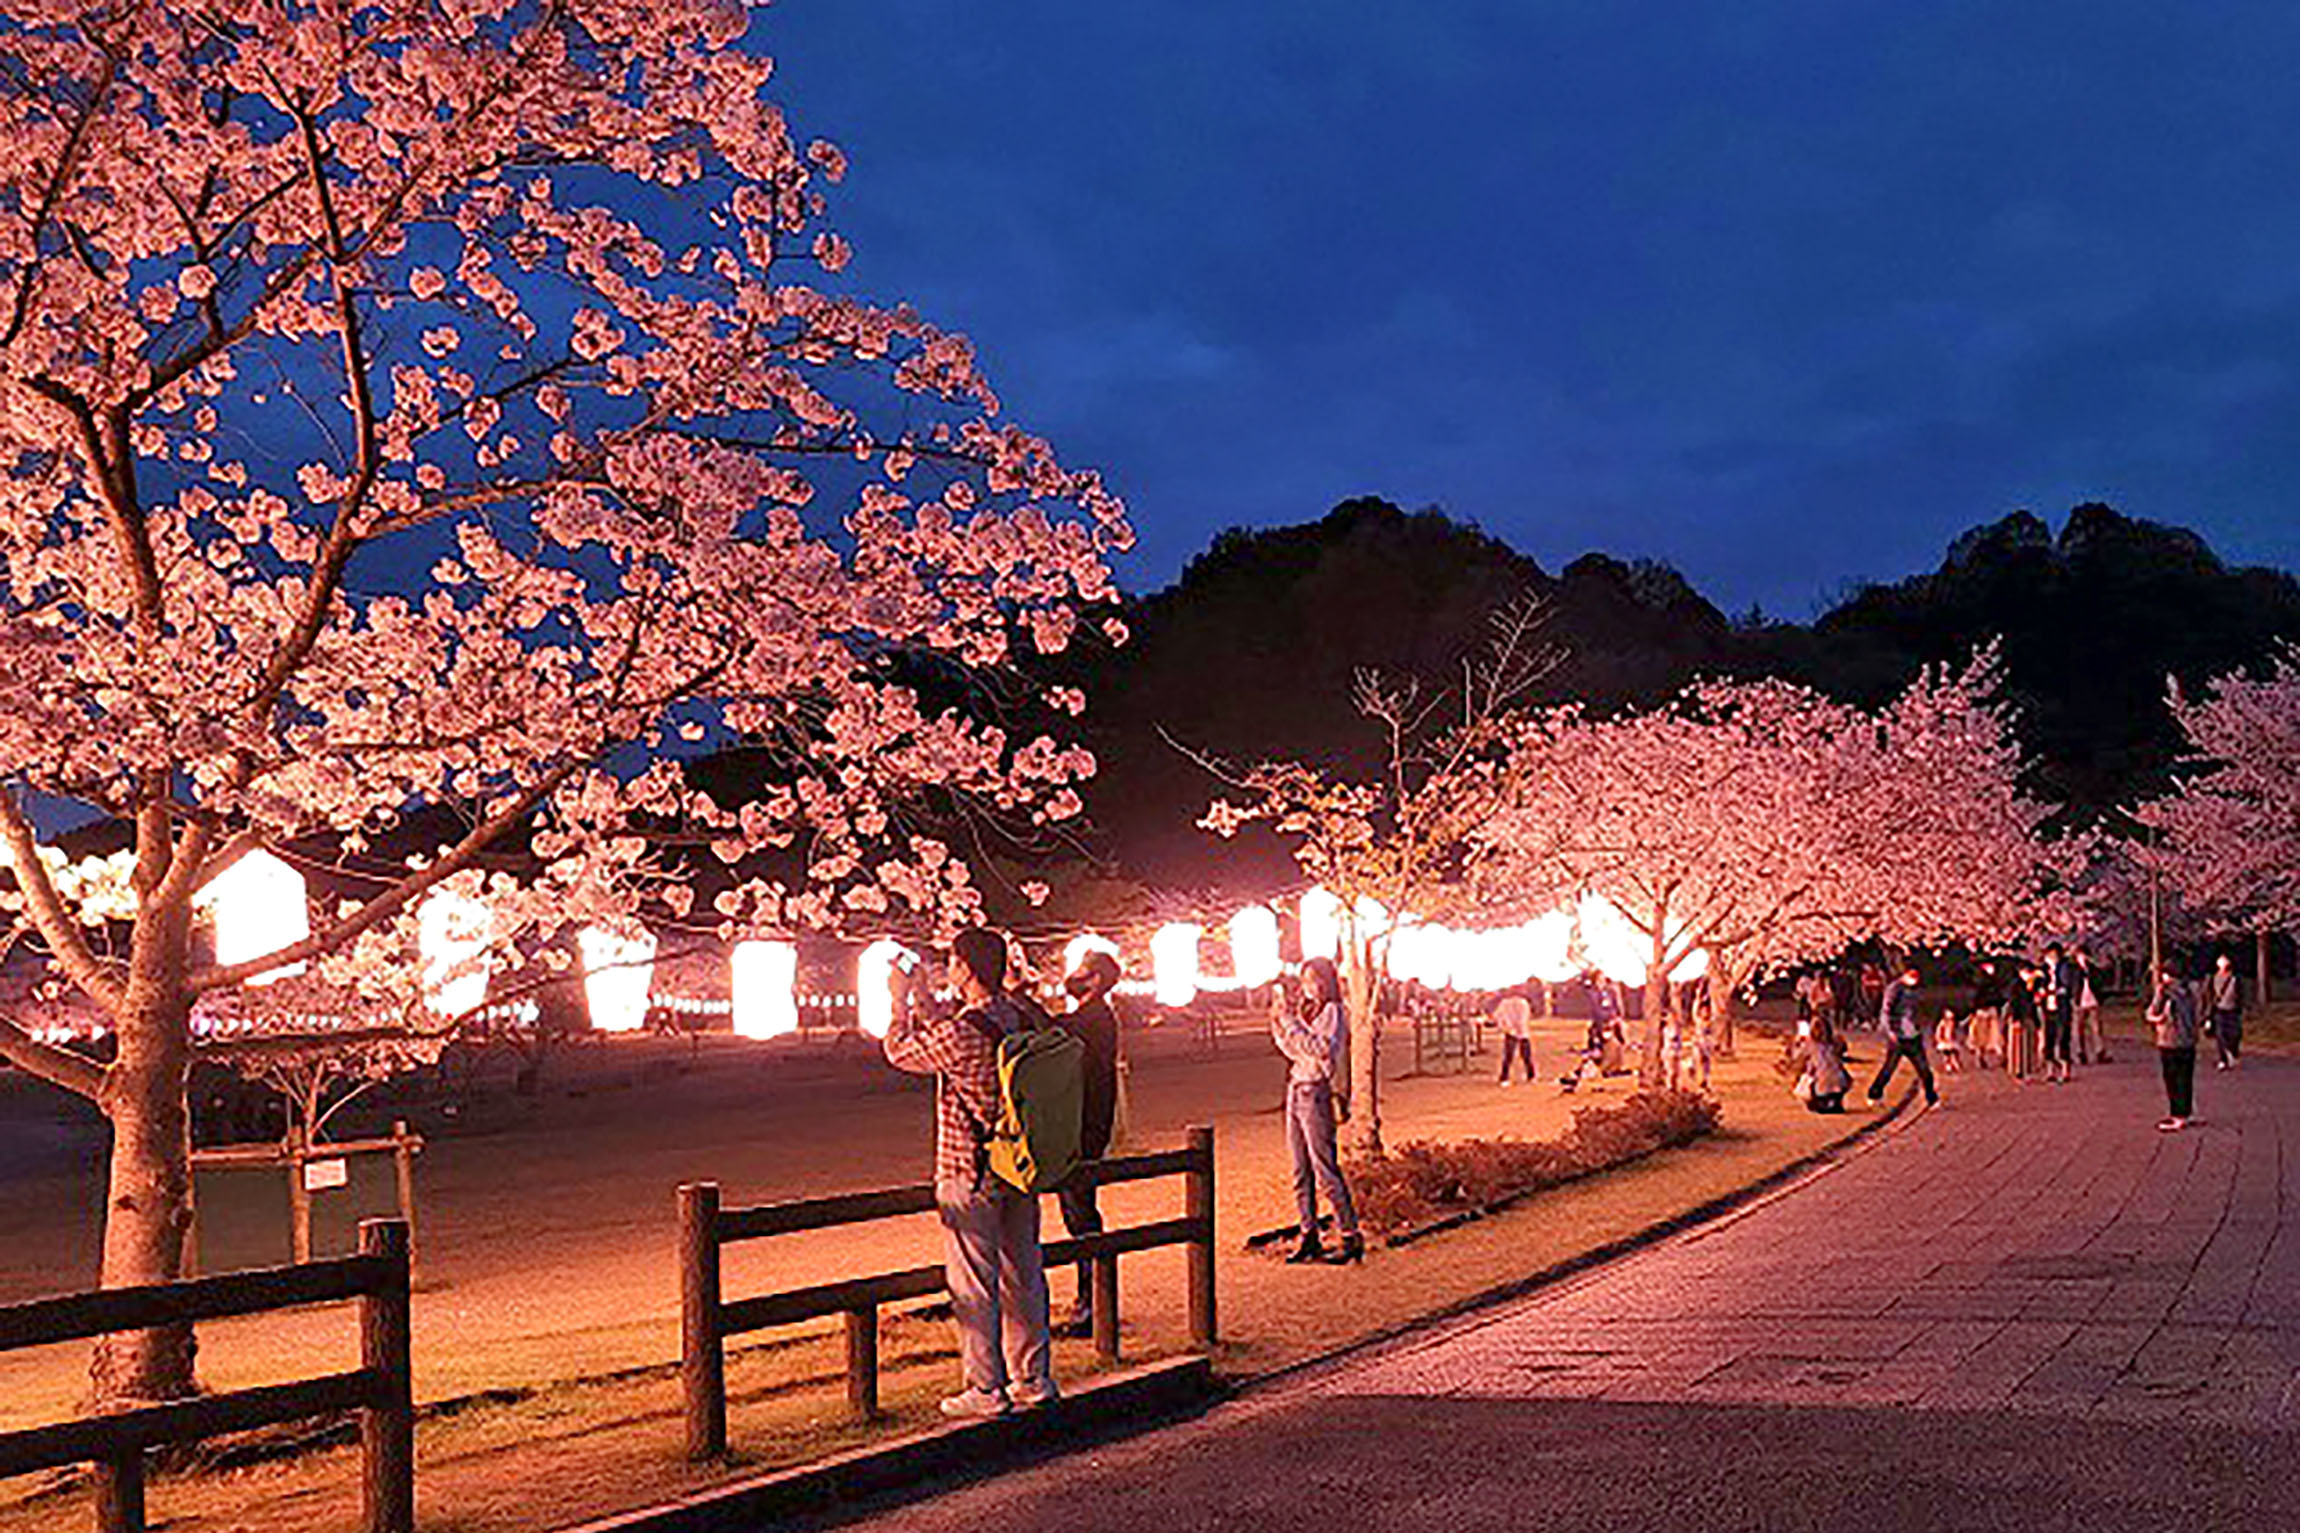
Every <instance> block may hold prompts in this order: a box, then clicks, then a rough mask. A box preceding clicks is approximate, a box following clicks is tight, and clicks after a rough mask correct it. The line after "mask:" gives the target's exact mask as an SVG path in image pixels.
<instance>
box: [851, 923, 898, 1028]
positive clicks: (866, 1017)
mask: <svg viewBox="0 0 2300 1533" xmlns="http://www.w3.org/2000/svg"><path fill="white" fill-rule="evenodd" d="M909 951H910V949H908V948H906V947H904V946H903V945H902V944H901V943H899V942H896V941H894V940H893V939H892V938H889V937H881V938H879V939H878V940H877V941H876V942H873V943H872V944H871V945H870V946H868V947H866V948H864V949H863V950H862V957H860V958H859V959H857V960H856V961H855V1025H856V1026H857V1027H860V1028H861V1029H862V1030H863V1031H864V1032H865V1033H868V1034H869V1035H870V1036H871V1037H873V1038H884V1037H885V1036H886V1035H887V1029H889V1028H891V1027H893V1026H894V966H895V963H896V962H897V960H899V959H901V958H902V957H903V955H904V954H906V953H908V952H909Z"/></svg>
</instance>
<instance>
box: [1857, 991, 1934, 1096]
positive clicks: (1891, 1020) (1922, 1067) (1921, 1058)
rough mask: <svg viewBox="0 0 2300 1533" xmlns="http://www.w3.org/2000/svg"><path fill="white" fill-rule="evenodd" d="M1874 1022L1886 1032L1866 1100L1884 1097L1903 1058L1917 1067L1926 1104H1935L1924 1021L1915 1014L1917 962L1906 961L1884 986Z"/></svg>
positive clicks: (1931, 1066)
mask: <svg viewBox="0 0 2300 1533" xmlns="http://www.w3.org/2000/svg"><path fill="white" fill-rule="evenodd" d="M1877 1024H1878V1026H1880V1027H1882V1028H1883V1029H1884V1033H1885V1062H1884V1064H1883V1065H1882V1066H1881V1067H1880V1068H1879V1069H1878V1071H1877V1078H1876V1079H1875V1080H1873V1081H1871V1082H1869V1100H1870V1101H1871V1102H1872V1103H1875V1102H1881V1101H1883V1100H1884V1099H1885V1087H1886V1086H1887V1085H1888V1084H1890V1083H1891V1081H1892V1079H1893V1072H1894V1071H1895V1070H1897V1069H1898V1068H1900V1063H1901V1061H1902V1060H1903V1059H1906V1060H1908V1062H1909V1063H1910V1064H1911V1065H1914V1066H1915V1067H1916V1071H1917V1083H1918V1084H1919V1085H1921V1086H1923V1087H1924V1088H1925V1105H1926V1106H1927V1107H1938V1106H1939V1105H1940V1101H1941V1093H1940V1090H1939V1088H1937V1087H1936V1086H1934V1084H1933V1062H1932V1061H1931V1060H1930V1059H1928V1058H1926V1057H1925V1023H1924V1019H1923V1018H1922V1017H1920V1016H1918V1015H1917V966H1916V965H1915V964H1913V963H1912V964H1906V965H1904V966H1903V967H1902V969H1901V974H1900V978H1898V979H1896V980H1894V981H1893V982H1892V983H1891V984H1889V985H1887V986H1886V987H1885V998H1884V1000H1882V1001H1881V1002H1879V1003H1878V1006H1877Z"/></svg>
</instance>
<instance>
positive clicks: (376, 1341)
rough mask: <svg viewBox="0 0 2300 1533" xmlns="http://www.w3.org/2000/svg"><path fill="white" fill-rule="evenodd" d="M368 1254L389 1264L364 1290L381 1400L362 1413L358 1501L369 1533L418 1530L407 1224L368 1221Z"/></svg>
mask: <svg viewBox="0 0 2300 1533" xmlns="http://www.w3.org/2000/svg"><path fill="white" fill-rule="evenodd" d="M359 1249H360V1254H361V1255H363V1256H379V1257H382V1258H383V1260H384V1261H385V1262H386V1263H388V1264H389V1265H388V1270H387V1272H386V1274H385V1277H384V1280H383V1284H382V1286H381V1288H380V1289H379V1290H377V1291H374V1292H370V1293H366V1294H363V1295H361V1296H360V1301H359V1362H360V1367H361V1368H363V1369H365V1370H366V1371H367V1372H369V1373H371V1374H374V1375H375V1376H376V1381H377V1382H376V1401H377V1403H375V1404H373V1405H370V1406H368V1407H367V1408H366V1409H365V1410H363V1411H361V1412H360V1415H359V1460H360V1469H359V1481H360V1504H361V1507H362V1509H363V1512H364V1516H363V1518H362V1526H363V1527H364V1528H365V1530H366V1533H414V1530H415V1380H414V1376H413V1369H412V1367H411V1365H410V1363H409V1360H408V1341H409V1334H408V1333H409V1320H410V1317H409V1314H408V1301H407V1251H408V1239H407V1226H406V1224H404V1223H403V1222H401V1221H400V1220H397V1219H369V1220H366V1221H364V1222H363V1223H362V1224H361V1225H360V1227H359Z"/></svg>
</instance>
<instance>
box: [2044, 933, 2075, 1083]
mask: <svg viewBox="0 0 2300 1533" xmlns="http://www.w3.org/2000/svg"><path fill="white" fill-rule="evenodd" d="M2080 982H2081V976H2080V974H2079V972H2078V970H2077V967H2076V965H2075V964H2073V963H2071V962H2070V961H2069V958H2068V955H2067V954H2066V953H2064V952H2062V951H2061V946H2060V944H2059V943H2057V942H2055V943H2053V944H2052V945H2051V946H2050V947H2048V948H2046V949H2045V950H2044V1078H2045V1079H2046V1080H2047V1081H2050V1082H2052V1083H2053V1084H2055V1085H2066V1084H2067V1083H2068V1080H2069V1077H2070V1076H2072V1075H2074V1074H2075V1073H2076V1070H2075V1067H2074V1065H2073V1064H2072V1063H2071V1057H2072V1055H2071V1047H2072V1044H2073V1042H2074V1038H2075V1033H2076V991H2077V986H2078V984H2079V983H2080Z"/></svg>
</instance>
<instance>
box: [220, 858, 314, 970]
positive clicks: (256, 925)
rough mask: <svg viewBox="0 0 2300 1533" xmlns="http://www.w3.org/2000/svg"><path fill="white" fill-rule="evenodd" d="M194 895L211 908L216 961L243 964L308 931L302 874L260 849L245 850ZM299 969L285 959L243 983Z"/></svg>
mask: <svg viewBox="0 0 2300 1533" xmlns="http://www.w3.org/2000/svg"><path fill="white" fill-rule="evenodd" d="M199 898H200V903H202V904H204V905H206V906H208V908H209V909H210V910H211V911H212V912H213V918H214V921H215V929H216V962H217V963H218V964H222V965H231V964H238V963H246V962H248V961H249V960H250V959H255V958H261V957H263V956H264V955H265V954H267V953H276V952H278V951H279V950H280V949H281V948H284V947H293V946H294V945H295V944H297V943H298V942H301V941H303V940H304V938H306V937H308V936H310V935H311V907H310V906H309V904H307V903H306V901H305V897H304V881H303V875H302V874H301V873H298V872H297V871H296V870H295V869H293V868H291V867H289V866H288V865H287V864H286V863H284V862H282V861H280V860H279V859H278V858H277V857H274V856H273V855H272V854H271V853H269V852H266V851H253V852H250V853H248V854H247V855H246V856H244V857H242V858H241V859H240V860H239V861H237V862H235V863H233V864H232V865H231V866H230V867H228V868H226V869H225V870H224V871H223V872H221V873H219V874H217V875H216V876H215V877H214V878H213V879H211V880H209V882H208V886H207V887H206V888H205V889H202V890H201V891H200V896H199ZM303 971H304V966H303V965H302V964H300V963H298V964H289V965H287V966H286V967H285V968H279V969H267V970H265V971H264V972H263V973H261V974H258V975H256V976H255V977H254V978H252V979H250V980H249V981H248V983H249V984H251V985H264V984H269V983H270V982H271V981H273V980H275V979H286V978H287V977H288V976H289V975H291V974H301V973H302V972H303Z"/></svg>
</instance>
